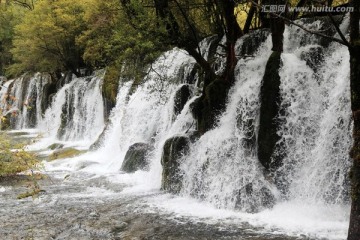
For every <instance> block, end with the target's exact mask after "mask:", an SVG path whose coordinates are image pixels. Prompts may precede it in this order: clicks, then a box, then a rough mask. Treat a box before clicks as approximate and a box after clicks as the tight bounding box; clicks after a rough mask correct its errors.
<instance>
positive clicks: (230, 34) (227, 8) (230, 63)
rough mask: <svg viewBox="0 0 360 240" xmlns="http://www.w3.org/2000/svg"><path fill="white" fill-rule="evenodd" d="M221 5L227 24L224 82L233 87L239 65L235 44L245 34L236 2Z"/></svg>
mask: <svg viewBox="0 0 360 240" xmlns="http://www.w3.org/2000/svg"><path fill="white" fill-rule="evenodd" d="M220 4H221V8H222V10H223V15H224V17H225V22H226V66H225V72H224V74H223V76H222V80H224V81H225V82H226V83H227V84H228V85H230V86H231V85H232V84H233V83H234V82H235V76H234V71H235V67H236V64H237V58H236V54H235V44H236V41H237V39H238V38H239V37H241V36H242V35H243V32H242V30H241V28H240V27H239V24H238V23H237V20H236V16H235V7H236V4H235V2H234V1H221V3H220Z"/></svg>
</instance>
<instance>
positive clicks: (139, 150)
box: [121, 143, 151, 173]
mask: <svg viewBox="0 0 360 240" xmlns="http://www.w3.org/2000/svg"><path fill="white" fill-rule="evenodd" d="M150 150H151V146H150V145H149V144H146V143H135V144H133V145H131V146H130V147H129V149H128V151H127V152H126V155H125V158H124V161H123V164H122V166H121V171H124V172H127V173H132V172H135V171H137V170H145V169H146V168H147V167H148V165H149V164H148V161H147V155H148V153H149V152H150Z"/></svg>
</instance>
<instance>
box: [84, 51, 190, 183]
mask: <svg viewBox="0 0 360 240" xmlns="http://www.w3.org/2000/svg"><path fill="white" fill-rule="evenodd" d="M193 63H194V60H193V59H191V58H190V57H189V56H188V55H187V54H186V53H185V52H184V51H182V50H179V49H174V50H171V51H169V52H166V53H164V54H163V56H161V57H159V59H158V60H157V61H156V62H155V63H154V64H152V67H151V69H150V70H149V73H148V75H147V76H146V77H145V79H144V82H145V83H144V84H142V85H139V86H137V88H136V90H135V91H134V92H133V93H132V94H130V95H129V91H130V88H131V85H132V81H128V82H126V81H125V83H122V82H123V81H124V79H121V80H120V82H121V83H120V88H119V91H118V96H117V104H116V106H115V108H114V109H113V110H112V113H111V116H110V126H108V129H107V131H106V133H105V137H104V142H103V144H102V147H101V148H100V149H99V150H97V151H96V152H95V153H92V154H91V156H86V158H88V159H92V160H93V161H95V160H97V161H98V162H100V163H101V166H90V167H89V168H88V169H85V170H94V169H95V171H104V172H109V171H110V172H111V171H119V170H120V166H121V164H122V161H123V159H124V157H125V154H126V151H127V150H128V148H129V146H131V145H132V144H134V143H139V142H140V143H147V144H153V145H154V148H155V150H154V152H156V153H157V152H159V151H160V154H161V146H159V144H160V142H161V140H162V141H165V140H166V137H165V135H166V136H169V135H168V133H169V129H170V127H171V125H172V120H173V108H174V101H173V95H174V94H175V91H176V89H177V85H178V84H182V81H183V79H182V78H179V76H183V77H184V78H186V76H187V75H188V74H189V71H191V69H190V68H186V67H185V68H184V66H187V65H193ZM182 71H184V72H182ZM164 138H165V139H164ZM154 152H153V153H152V155H156V153H154ZM100 156H101V157H100ZM154 162H155V161H154ZM154 165H156V167H154V168H152V170H154V169H157V170H154V171H157V174H150V175H152V177H154V178H155V179H156V180H154V182H156V183H153V184H155V185H157V187H159V186H160V185H159V182H160V180H161V174H160V173H159V172H158V171H159V170H158V169H159V168H160V171H161V166H160V162H157V163H154ZM152 170H151V171H152ZM150 185H151V184H150Z"/></svg>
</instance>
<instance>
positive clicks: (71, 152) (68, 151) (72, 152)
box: [49, 148, 86, 160]
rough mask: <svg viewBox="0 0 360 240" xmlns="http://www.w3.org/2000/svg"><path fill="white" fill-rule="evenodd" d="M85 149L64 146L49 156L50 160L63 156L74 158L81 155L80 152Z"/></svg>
mask: <svg viewBox="0 0 360 240" xmlns="http://www.w3.org/2000/svg"><path fill="white" fill-rule="evenodd" d="M85 152H86V151H84V150H78V149H75V148H63V149H60V150H56V151H55V152H53V153H52V154H51V155H50V156H49V160H56V159H61V158H73V157H76V156H79V155H80V154H83V153H85Z"/></svg>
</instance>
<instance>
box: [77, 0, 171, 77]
mask: <svg viewBox="0 0 360 240" xmlns="http://www.w3.org/2000/svg"><path fill="white" fill-rule="evenodd" d="M130 8H131V9H132V15H131V19H130V18H129V15H127V12H126V11H127V9H124V7H122V6H121V5H120V3H119V1H118V0H109V1H95V2H94V4H93V5H92V6H91V8H89V9H88V11H87V12H86V14H85V18H84V19H85V21H86V24H87V26H88V29H87V30H86V31H84V32H83V34H82V35H81V36H80V37H79V38H78V40H77V43H78V44H79V45H81V46H83V47H84V49H85V51H84V55H83V57H84V60H85V61H86V62H87V63H89V64H91V65H92V66H95V67H104V66H109V65H110V66H111V67H112V68H114V67H115V68H118V71H119V70H120V69H122V71H125V72H126V73H128V74H129V75H130V76H132V77H134V73H135V72H137V73H138V72H141V71H143V66H144V65H146V64H149V63H151V62H152V61H154V59H156V58H157V57H158V56H159V55H160V53H161V52H163V51H164V50H166V49H168V46H164V44H163V43H162V42H161V41H160V40H161V36H162V35H163V34H164V31H165V30H164V29H163V28H161V27H160V26H159V25H157V24H156V21H155V13H154V11H153V10H151V9H150V11H147V10H146V9H145V8H144V6H143V4H141V3H140V2H139V1H131V7H130ZM124 63H126V65H127V67H126V68H122V66H123V65H124ZM129 66H132V67H129Z"/></svg>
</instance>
